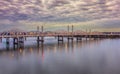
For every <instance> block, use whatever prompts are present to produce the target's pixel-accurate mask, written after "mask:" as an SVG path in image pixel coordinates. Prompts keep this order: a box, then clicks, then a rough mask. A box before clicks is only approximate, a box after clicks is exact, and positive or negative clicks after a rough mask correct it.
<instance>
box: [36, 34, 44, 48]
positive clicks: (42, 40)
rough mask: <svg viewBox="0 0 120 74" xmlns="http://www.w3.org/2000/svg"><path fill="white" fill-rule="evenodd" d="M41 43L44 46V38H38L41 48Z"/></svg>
mask: <svg viewBox="0 0 120 74" xmlns="http://www.w3.org/2000/svg"><path fill="white" fill-rule="evenodd" d="M40 43H41V45H43V43H44V37H43V36H42V37H39V36H38V37H37V45H38V46H39V44H40Z"/></svg>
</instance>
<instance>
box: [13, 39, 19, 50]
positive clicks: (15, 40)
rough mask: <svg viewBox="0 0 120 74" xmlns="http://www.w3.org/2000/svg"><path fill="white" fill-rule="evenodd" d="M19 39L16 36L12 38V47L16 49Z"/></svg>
mask: <svg viewBox="0 0 120 74" xmlns="http://www.w3.org/2000/svg"><path fill="white" fill-rule="evenodd" d="M18 40H19V39H18V38H17V37H15V38H13V48H14V50H15V49H18V45H19V41H18Z"/></svg>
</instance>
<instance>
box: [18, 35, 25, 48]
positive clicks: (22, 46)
mask: <svg viewBox="0 0 120 74" xmlns="http://www.w3.org/2000/svg"><path fill="white" fill-rule="evenodd" d="M18 44H19V48H24V37H19V42H18Z"/></svg>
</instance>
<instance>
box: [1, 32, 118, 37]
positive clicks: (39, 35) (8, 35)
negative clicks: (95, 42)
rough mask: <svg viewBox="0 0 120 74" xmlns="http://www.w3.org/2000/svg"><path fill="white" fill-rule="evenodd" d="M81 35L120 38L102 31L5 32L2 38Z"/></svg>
mask: <svg viewBox="0 0 120 74" xmlns="http://www.w3.org/2000/svg"><path fill="white" fill-rule="evenodd" d="M58 36H60V37H81V38H86V37H87V38H120V34H103V33H102V32H101V33H92V32H91V33H72V32H67V33H56V32H52V33H44V32H43V33H33V34H30V33H25V34H23V33H21V34H3V35H0V38H19V37H58Z"/></svg>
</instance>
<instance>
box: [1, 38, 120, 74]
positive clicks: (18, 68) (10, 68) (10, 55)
mask: <svg viewBox="0 0 120 74" xmlns="http://www.w3.org/2000/svg"><path fill="white" fill-rule="evenodd" d="M118 44H120V40H119V39H107V40H90V41H79V42H76V41H74V42H69V43H68V42H64V43H59V44H57V43H50V44H45V45H44V46H43V45H39V46H37V45H36V46H25V47H24V48H19V49H17V50H15V51H14V50H11V51H0V74H119V73H120V58H119V57H120V49H119V48H120V46H119V45H118Z"/></svg>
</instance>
